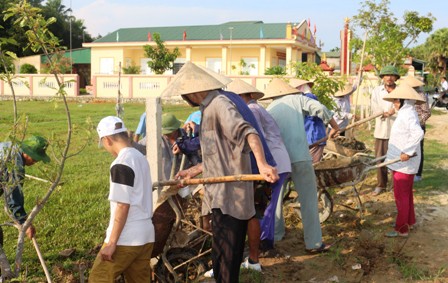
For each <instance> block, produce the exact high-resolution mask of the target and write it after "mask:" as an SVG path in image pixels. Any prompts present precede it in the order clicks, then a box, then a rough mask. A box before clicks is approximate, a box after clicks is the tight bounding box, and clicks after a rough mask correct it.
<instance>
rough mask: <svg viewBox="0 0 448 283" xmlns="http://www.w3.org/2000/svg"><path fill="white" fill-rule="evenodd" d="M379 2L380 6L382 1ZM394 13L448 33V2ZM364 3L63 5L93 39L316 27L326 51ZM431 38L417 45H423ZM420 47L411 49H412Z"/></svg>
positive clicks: (407, 4)
mask: <svg viewBox="0 0 448 283" xmlns="http://www.w3.org/2000/svg"><path fill="white" fill-rule="evenodd" d="M377 2H379V0H378V1H377ZM390 2H391V4H390V6H389V7H390V9H391V10H392V12H393V13H394V15H395V16H396V17H397V18H398V19H402V16H403V14H404V12H405V11H417V12H419V14H420V15H427V14H428V13H431V14H432V15H433V16H434V17H436V19H437V20H436V21H435V24H434V29H433V32H434V31H435V30H437V29H440V28H444V27H448V16H447V13H448V1H447V0H426V1H419V0H391V1H390ZM360 3H361V0H311V1H309V0H308V1H303V0H295V1H293V0H276V1H274V0H257V1H254V0H238V1H235V0H227V1H216V0H209V1H206V0H205V1H204V0H159V1H152V0H63V2H62V4H63V5H64V6H66V7H67V8H70V7H71V8H72V10H73V15H74V16H75V17H76V18H77V19H82V20H84V25H85V26H86V28H87V31H88V32H89V33H90V34H91V35H92V36H98V35H102V36H104V35H107V34H108V33H110V32H113V31H115V30H117V29H120V28H132V27H163V26H183V25H185V26H189V25H214V24H221V23H225V22H229V21H252V20H253V21H263V22H265V23H286V22H291V23H298V22H301V21H302V20H308V19H310V21H311V27H312V28H314V25H316V29H317V33H316V37H317V42H319V40H321V41H322V42H323V43H324V45H323V46H322V51H328V50H330V49H332V48H335V47H340V39H339V31H340V30H341V29H342V28H343V26H344V19H345V18H347V17H348V18H351V17H353V16H354V15H356V14H358V10H359V9H360V8H361V4H360ZM359 36H360V37H362V34H359ZM427 37H428V35H427V34H424V35H422V36H420V38H419V39H418V43H417V44H421V43H424V42H425V40H426V38H427ZM413 45H415V44H412V45H411V46H413Z"/></svg>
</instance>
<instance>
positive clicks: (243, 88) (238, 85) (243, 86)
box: [227, 79, 264, 100]
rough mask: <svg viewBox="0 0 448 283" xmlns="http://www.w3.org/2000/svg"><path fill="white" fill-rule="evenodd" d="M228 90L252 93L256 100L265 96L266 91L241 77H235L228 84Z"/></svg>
mask: <svg viewBox="0 0 448 283" xmlns="http://www.w3.org/2000/svg"><path fill="white" fill-rule="evenodd" d="M227 90H228V91H231V92H233V93H236V94H238V95H241V94H246V93H247V94H249V93H250V94H251V96H252V98H253V99H255V100H258V99H260V98H262V97H263V96H264V93H262V92H261V91H259V90H258V89H256V88H255V87H253V86H252V85H250V84H248V83H246V82H245V81H243V80H240V79H234V80H233V81H232V82H231V83H230V84H228V85H227Z"/></svg>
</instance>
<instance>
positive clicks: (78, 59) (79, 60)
mask: <svg viewBox="0 0 448 283" xmlns="http://www.w3.org/2000/svg"><path fill="white" fill-rule="evenodd" d="M64 57H67V58H70V50H66V51H65V53H64ZM71 57H72V60H73V64H90V58H91V56H90V48H78V49H72V52H71ZM40 61H41V63H43V64H44V63H46V62H47V56H45V55H42V56H41V57H40Z"/></svg>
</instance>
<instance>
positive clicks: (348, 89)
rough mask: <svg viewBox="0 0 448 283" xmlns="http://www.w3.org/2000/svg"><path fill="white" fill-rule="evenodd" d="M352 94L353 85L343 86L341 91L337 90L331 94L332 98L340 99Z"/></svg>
mask: <svg viewBox="0 0 448 283" xmlns="http://www.w3.org/2000/svg"><path fill="white" fill-rule="evenodd" d="M351 93H353V85H352V84H345V85H344V88H343V89H341V90H338V91H337V92H336V93H335V94H333V96H334V97H341V96H345V95H347V94H351Z"/></svg>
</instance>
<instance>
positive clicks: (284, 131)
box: [266, 94, 333, 163]
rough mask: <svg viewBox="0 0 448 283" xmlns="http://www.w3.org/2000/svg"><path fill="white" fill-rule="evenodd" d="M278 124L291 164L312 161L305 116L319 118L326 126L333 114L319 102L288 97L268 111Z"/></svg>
mask: <svg viewBox="0 0 448 283" xmlns="http://www.w3.org/2000/svg"><path fill="white" fill-rule="evenodd" d="M266 110H267V111H268V112H269V114H271V116H272V117H273V118H274V120H275V122H276V123H277V125H278V127H279V129H280V133H281V135H282V138H283V142H284V143H285V146H286V149H287V150H288V154H289V158H290V159H291V163H295V162H300V161H311V160H312V159H311V155H310V152H309V149H308V142H307V139H306V133H305V123H304V121H303V120H304V117H305V115H310V116H317V117H319V118H320V119H322V121H323V122H324V123H325V124H328V123H329V122H330V119H331V118H332V116H333V114H332V113H331V111H330V110H328V109H327V108H326V107H325V106H323V105H322V104H321V103H319V102H318V101H315V100H313V99H311V98H308V97H306V96H304V95H297V94H292V95H286V96H282V97H280V98H277V99H275V100H274V101H272V103H271V104H270V105H269V106H268V107H267V109H266Z"/></svg>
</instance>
